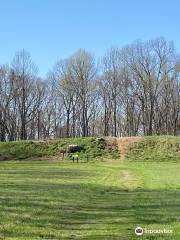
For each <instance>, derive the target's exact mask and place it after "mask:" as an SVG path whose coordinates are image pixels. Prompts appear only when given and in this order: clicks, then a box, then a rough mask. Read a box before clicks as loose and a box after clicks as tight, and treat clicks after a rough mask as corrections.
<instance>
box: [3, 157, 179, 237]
mask: <svg viewBox="0 0 180 240" xmlns="http://www.w3.org/2000/svg"><path fill="white" fill-rule="evenodd" d="M0 171H1V175H0V239H17V240H20V239H23V240H25V239H93V240H94V239H126V240H127V239H129V240H131V239H137V237H136V236H135V235H134V229H135V227H136V226H139V225H140V226H142V227H146V228H151V229H152V228H160V229H162V228H163V227H165V228H167V229H172V230H173V231H174V233H173V235H171V236H168V237H167V238H166V237H165V236H158V239H173V240H175V239H177V240H179V239H180V214H179V213H180V163H152V162H151V163H142V162H137V163H134V162H124V163H122V162H117V161H113V162H111V163H110V162H95V163H81V164H72V163H62V162H61V163H60V162H54V161H53V162H50V161H37V162H34V161H26V162H25V161H21V162H18V161H17V162H3V163H1V165H0ZM140 239H147V238H140ZM148 239H157V238H155V237H154V238H153V237H151V238H148Z"/></svg>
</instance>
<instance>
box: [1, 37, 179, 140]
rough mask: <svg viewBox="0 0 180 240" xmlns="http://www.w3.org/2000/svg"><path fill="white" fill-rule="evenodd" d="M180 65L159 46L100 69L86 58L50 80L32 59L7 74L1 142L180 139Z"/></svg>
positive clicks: (82, 54) (131, 52)
mask: <svg viewBox="0 0 180 240" xmlns="http://www.w3.org/2000/svg"><path fill="white" fill-rule="evenodd" d="M179 116H180V57H179V55H178V53H177V52H176V50H175V48H174V45H173V43H172V42H168V41H166V40H165V39H164V38H158V39H155V40H150V41H147V42H141V41H136V42H135V43H133V44H131V45H128V46H126V47H124V48H122V49H119V48H116V47H114V48H111V49H109V50H108V51H107V53H106V54H105V56H103V57H102V59H101V60H100V61H99V63H98V64H97V63H96V61H95V59H94V57H93V56H92V55H91V54H90V53H89V52H87V51H85V50H82V49H80V50H78V51H77V52H76V53H75V54H74V55H73V56H71V57H70V58H68V59H66V60H60V61H59V62H57V63H56V64H55V66H54V68H53V69H52V70H51V72H49V74H48V77H47V79H41V78H40V77H38V68H37V66H36V65H35V64H34V63H33V61H32V59H31V56H30V55H29V53H27V52H26V51H24V50H22V51H20V52H18V53H17V54H16V55H15V57H14V59H13V61H12V64H11V65H9V66H8V65H1V66H0V140H1V141H5V140H19V139H44V138H51V137H55V138H57V137H79V136H96V135H98V136H102V135H103V136H108V135H112V136H136V135H153V134H156V135H160V134H170V135H178V133H179V130H180V117H179Z"/></svg>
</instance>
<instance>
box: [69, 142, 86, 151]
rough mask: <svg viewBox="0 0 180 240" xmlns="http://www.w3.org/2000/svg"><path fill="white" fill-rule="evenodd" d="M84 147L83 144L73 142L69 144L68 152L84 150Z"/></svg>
mask: <svg viewBox="0 0 180 240" xmlns="http://www.w3.org/2000/svg"><path fill="white" fill-rule="evenodd" d="M83 149H84V148H83V147H82V146H79V145H76V144H72V145H69V146H68V148H67V152H68V153H75V152H80V151H82V150H83Z"/></svg>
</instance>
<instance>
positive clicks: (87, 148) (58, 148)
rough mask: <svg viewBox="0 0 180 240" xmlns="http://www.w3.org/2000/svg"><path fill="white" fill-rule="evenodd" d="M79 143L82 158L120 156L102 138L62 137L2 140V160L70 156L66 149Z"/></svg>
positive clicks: (0, 152)
mask: <svg viewBox="0 0 180 240" xmlns="http://www.w3.org/2000/svg"><path fill="white" fill-rule="evenodd" d="M73 144H75V145H78V146H80V147H81V150H80V151H79V152H78V155H79V157H80V158H81V159H87V157H88V158H91V159H95V158H97V157H98V158H101V157H109V158H119V152H118V150H117V149H112V148H111V147H110V146H108V145H107V144H106V141H105V140H104V139H102V138H93V137H89V138H62V139H56V140H46V141H17V142H0V160H12V159H26V158H40V157H50V156H52V159H53V158H54V159H55V158H56V159H62V158H63V155H64V154H65V157H66V158H68V157H69V156H70V154H69V155H68V156H67V154H66V151H67V148H68V146H69V145H73Z"/></svg>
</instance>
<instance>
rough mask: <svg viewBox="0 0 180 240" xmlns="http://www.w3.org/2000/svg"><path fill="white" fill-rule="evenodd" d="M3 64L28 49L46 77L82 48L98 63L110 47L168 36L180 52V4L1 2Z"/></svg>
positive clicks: (154, 0)
mask: <svg viewBox="0 0 180 240" xmlns="http://www.w3.org/2000/svg"><path fill="white" fill-rule="evenodd" d="M0 9H1V13H0V63H9V62H11V60H12V58H13V56H14V53H15V52H16V51H18V50H20V49H23V48H24V49H26V50H27V51H29V52H30V53H31V56H32V58H33V60H34V62H35V63H36V64H37V65H38V66H39V70H40V75H41V76H45V75H46V73H47V72H48V71H49V70H50V68H51V67H52V66H53V65H54V63H55V62H56V61H57V60H58V59H61V58H66V57H68V56H70V55H71V54H73V53H74V52H75V51H76V50H77V49H78V48H85V49H87V50H89V51H91V52H92V53H93V54H94V55H95V56H96V57H97V58H99V57H100V56H102V55H103V54H104V53H105V51H106V50H107V49H108V48H109V47H111V46H115V45H117V46H119V47H122V46H124V45H126V44H129V43H131V42H133V41H134V40H136V39H142V40H147V39H151V38H155V37H159V36H164V37H165V38H166V39H168V40H174V42H175V46H176V48H177V49H178V50H179V51H180V1H179V0H171V1H169V0H134V1H133V0H0Z"/></svg>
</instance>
